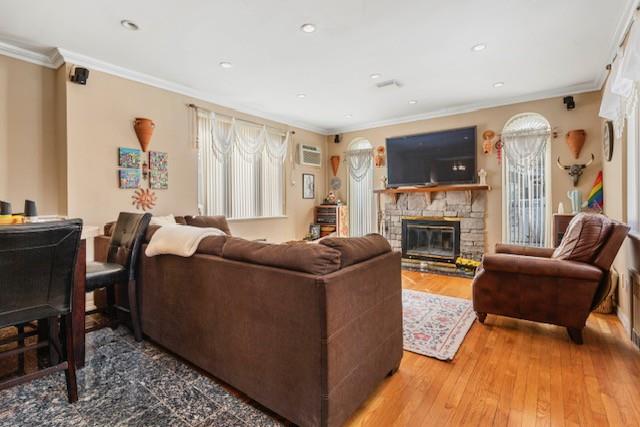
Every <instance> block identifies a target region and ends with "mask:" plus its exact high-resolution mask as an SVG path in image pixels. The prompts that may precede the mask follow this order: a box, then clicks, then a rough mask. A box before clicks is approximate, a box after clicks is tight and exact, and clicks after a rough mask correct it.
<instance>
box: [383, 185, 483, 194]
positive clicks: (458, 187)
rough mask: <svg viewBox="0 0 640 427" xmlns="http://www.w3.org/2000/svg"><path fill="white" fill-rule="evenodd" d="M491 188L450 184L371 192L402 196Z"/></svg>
mask: <svg viewBox="0 0 640 427" xmlns="http://www.w3.org/2000/svg"><path fill="white" fill-rule="evenodd" d="M489 190H491V187H490V186H488V185H486V184H452V185H434V186H432V187H398V188H384V189H381V190H373V192H374V193H377V194H402V193H435V192H439V191H489Z"/></svg>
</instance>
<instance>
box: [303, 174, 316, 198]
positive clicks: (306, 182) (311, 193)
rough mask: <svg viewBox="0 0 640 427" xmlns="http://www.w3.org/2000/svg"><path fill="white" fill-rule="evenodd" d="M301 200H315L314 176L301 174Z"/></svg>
mask: <svg viewBox="0 0 640 427" xmlns="http://www.w3.org/2000/svg"><path fill="white" fill-rule="evenodd" d="M302 198H303V199H315V198H316V176H315V175H312V174H310V173H303V174H302Z"/></svg>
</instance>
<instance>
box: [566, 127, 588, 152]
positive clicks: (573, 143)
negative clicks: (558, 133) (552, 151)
mask: <svg viewBox="0 0 640 427" xmlns="http://www.w3.org/2000/svg"><path fill="white" fill-rule="evenodd" d="M586 139H587V132H585V131H584V129H575V130H570V131H569V132H568V133H567V145H568V146H569V151H571V154H573V157H574V158H575V159H577V158H578V157H580V151H582V147H583V146H584V142H585V141H586Z"/></svg>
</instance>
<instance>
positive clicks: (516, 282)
mask: <svg viewBox="0 0 640 427" xmlns="http://www.w3.org/2000/svg"><path fill="white" fill-rule="evenodd" d="M585 224H589V226H585ZM594 225H596V226H598V225H599V226H600V227H601V228H600V229H598V231H595V232H594V231H593V226H594ZM572 227H573V231H572ZM583 227H584V228H583ZM589 227H592V229H591V230H589ZM628 232H629V227H627V226H626V225H625V224H622V223H619V222H616V221H613V220H610V219H608V218H606V217H604V216H602V215H593V214H580V215H577V216H576V217H575V218H574V219H573V220H572V222H571V224H570V225H569V228H568V229H567V233H566V234H565V236H564V238H563V241H562V243H561V244H560V247H559V248H558V249H556V250H555V252H554V249H548V248H534V247H525V246H515V245H505V244H498V245H496V253H495V254H487V255H485V256H484V257H483V260H482V264H481V266H480V267H479V269H478V271H477V273H476V276H475V278H474V280H473V308H474V310H475V311H476V314H477V317H478V320H479V321H480V322H481V323H484V321H485V318H486V316H487V313H490V314H497V315H501V316H508V317H514V318H518V319H525V320H533V321H536V322H543V323H550V324H554V325H559V326H564V327H566V328H567V332H568V333H569V336H570V338H571V339H572V340H573V341H574V342H575V343H577V344H582V329H583V328H584V326H585V323H586V320H587V317H588V316H589V314H590V313H591V311H592V310H593V309H595V308H596V307H597V306H598V305H599V304H600V303H601V302H602V300H603V299H604V298H605V296H606V295H607V294H608V292H609V269H610V268H611V264H612V263H613V260H614V259H615V257H616V255H617V253H618V251H619V249H620V247H621V246H622V243H623V242H624V239H625V238H626V236H627V234H628ZM567 245H569V246H571V245H573V246H571V248H570V251H571V250H573V256H571V254H569V255H568V256H567V255H566V254H567V252H566V250H565V252H564V255H565V256H564V258H565V259H562V258H563V253H562V251H563V247H564V249H566V246H567ZM580 245H582V246H580ZM566 258H569V259H566ZM571 258H576V259H579V260H572V259H571Z"/></svg>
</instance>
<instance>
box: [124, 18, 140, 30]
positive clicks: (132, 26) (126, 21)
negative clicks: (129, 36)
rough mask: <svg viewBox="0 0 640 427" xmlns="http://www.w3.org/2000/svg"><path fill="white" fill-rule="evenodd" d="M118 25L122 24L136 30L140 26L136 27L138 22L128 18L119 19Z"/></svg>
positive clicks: (128, 28)
mask: <svg viewBox="0 0 640 427" xmlns="http://www.w3.org/2000/svg"><path fill="white" fill-rule="evenodd" d="M120 25H122V26H123V27H124V28H126V29H127V30H131V31H138V30H139V29H140V27H138V24H136V23H135V22H132V21H129V20H128V19H123V20H122V21H120Z"/></svg>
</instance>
